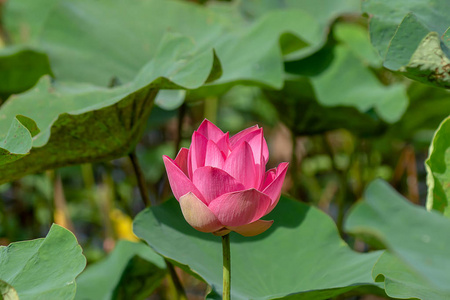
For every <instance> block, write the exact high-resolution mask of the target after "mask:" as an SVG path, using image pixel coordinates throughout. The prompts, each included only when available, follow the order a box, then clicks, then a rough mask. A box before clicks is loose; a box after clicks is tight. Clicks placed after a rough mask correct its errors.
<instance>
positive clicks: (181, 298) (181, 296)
mask: <svg viewBox="0 0 450 300" xmlns="http://www.w3.org/2000/svg"><path fill="white" fill-rule="evenodd" d="M128 156H129V157H130V160H131V163H132V164H133V169H134V173H135V174H136V178H137V181H138V185H139V192H140V193H141V197H142V200H143V201H144V203H145V206H147V207H149V206H150V200H149V197H148V190H147V186H146V184H145V178H144V173H143V172H142V169H141V166H140V165H139V161H138V159H137V156H136V152H135V150H133V151H132V152H131V153H130V154H128ZM164 261H165V262H166V266H167V269H168V270H169V274H170V278H171V279H172V282H173V285H174V287H175V290H176V292H177V295H178V300H187V296H186V292H185V291H184V288H183V285H182V284H181V281H180V279H179V278H178V275H177V273H176V272H175V268H174V266H173V264H172V263H171V262H170V261H168V260H167V259H164Z"/></svg>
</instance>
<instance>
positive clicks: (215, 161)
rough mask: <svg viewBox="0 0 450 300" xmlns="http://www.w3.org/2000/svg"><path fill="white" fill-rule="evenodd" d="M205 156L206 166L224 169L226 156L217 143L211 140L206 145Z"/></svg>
mask: <svg viewBox="0 0 450 300" xmlns="http://www.w3.org/2000/svg"><path fill="white" fill-rule="evenodd" d="M205 155H206V157H205V166H211V167H216V168H222V165H223V163H224V161H225V155H224V154H223V153H222V151H220V149H219V147H217V145H216V143H214V142H213V141H211V140H209V141H208V143H207V145H206V154H205Z"/></svg>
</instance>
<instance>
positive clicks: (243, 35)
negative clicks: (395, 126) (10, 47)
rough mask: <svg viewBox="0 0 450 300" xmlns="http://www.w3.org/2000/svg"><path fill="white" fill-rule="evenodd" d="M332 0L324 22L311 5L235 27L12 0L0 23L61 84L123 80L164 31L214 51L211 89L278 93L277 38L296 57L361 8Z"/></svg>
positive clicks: (105, 4)
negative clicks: (34, 51) (258, 88)
mask: <svg viewBox="0 0 450 300" xmlns="http://www.w3.org/2000/svg"><path fill="white" fill-rule="evenodd" d="M332 2H334V3H335V4H333V5H325V7H327V10H326V13H323V14H321V15H323V16H324V18H323V19H324V21H323V22H322V21H321V22H319V21H317V20H316V15H315V14H314V12H316V11H320V10H319V7H321V6H323V5H317V4H313V2H311V1H309V2H308V3H305V6H304V7H303V6H298V8H297V7H295V5H293V6H292V7H291V8H290V9H285V10H276V11H271V12H268V13H266V14H264V15H262V16H260V17H259V18H256V19H255V20H254V21H252V22H250V25H249V24H248V23H247V22H245V21H244V20H243V17H242V16H240V17H239V16H238V17H237V18H238V20H239V21H236V20H235V18H230V14H222V13H216V12H215V11H214V10H212V9H209V8H207V7H204V6H200V5H195V4H192V3H187V2H185V1H158V0H151V1H138V0H134V1H123V0H114V1H106V0H102V1H90V0H80V1H75V2H74V1H70V0H26V1H23V0H20V1H19V0H10V1H8V2H7V3H6V8H5V10H6V12H5V25H6V28H7V29H8V31H9V32H10V36H11V37H12V40H13V42H15V43H26V44H31V45H33V46H35V47H37V48H38V49H42V51H45V52H46V53H48V55H49V58H50V61H51V65H52V69H53V70H54V73H55V76H56V78H58V79H62V80H75V81H84V82H86V81H87V82H92V83H95V84H99V85H103V86H105V85H106V84H107V83H108V82H109V81H110V80H111V79H112V78H117V79H119V81H120V82H128V81H130V80H132V79H133V77H134V76H135V74H136V72H137V71H138V70H139V69H140V67H141V66H142V65H143V64H145V63H146V62H147V61H148V60H149V59H151V58H152V57H153V56H154V55H155V53H156V52H155V51H156V48H157V45H158V44H160V42H161V40H162V37H163V35H164V33H165V32H172V33H180V34H182V35H186V36H189V37H191V38H192V40H193V41H195V45H196V47H197V48H198V49H200V50H205V49H212V48H214V49H215V50H216V51H217V55H218V58H219V60H220V61H221V63H222V67H223V76H222V77H221V78H220V79H219V80H218V81H217V82H215V84H224V83H230V82H235V81H242V82H253V83H257V84H263V85H268V86H270V87H275V88H280V87H281V86H282V84H283V73H284V72H283V63H282V62H283V56H282V51H281V49H280V45H279V43H280V41H279V40H280V39H281V44H282V46H283V45H284V44H286V41H287V42H288V44H289V45H288V47H291V45H292V44H294V47H296V46H295V45H297V44H299V45H301V47H300V48H301V49H298V51H300V52H298V51H296V54H295V55H296V58H297V59H298V58H301V57H304V56H306V55H309V54H311V53H313V52H315V51H317V49H319V48H320V47H321V46H322V45H323V44H324V43H325V41H326V36H327V31H328V28H327V27H326V26H325V25H324V24H325V23H326V24H328V23H330V19H333V18H336V17H337V16H338V15H339V14H340V13H342V12H345V11H357V10H358V7H357V4H356V3H357V1H355V0H352V1H348V0H345V1H343V0H340V1H329V0H328V1H325V2H324V3H323V4H327V3H328V4H329V3H332ZM342 4H345V5H344V6H342ZM231 5H232V4H231ZM231 5H229V8H230V10H233V6H231ZM328 8H330V9H328ZM310 10H311V11H310ZM234 15H235V14H234ZM323 23H324V24H323ZM285 33H286V34H285ZM286 39H287V40H286ZM295 50H297V49H296V48H295Z"/></svg>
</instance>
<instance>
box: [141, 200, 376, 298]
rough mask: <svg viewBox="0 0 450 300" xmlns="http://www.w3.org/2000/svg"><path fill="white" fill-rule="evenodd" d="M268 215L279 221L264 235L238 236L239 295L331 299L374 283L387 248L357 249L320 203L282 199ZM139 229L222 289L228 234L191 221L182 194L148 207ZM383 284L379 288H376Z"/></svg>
mask: <svg viewBox="0 0 450 300" xmlns="http://www.w3.org/2000/svg"><path fill="white" fill-rule="evenodd" d="M265 219H269V220H270V219H273V220H275V222H274V225H273V226H272V227H271V228H270V229H269V230H268V231H266V232H265V233H263V234H261V235H259V236H256V237H251V238H248V237H242V236H239V235H237V234H232V236H231V270H232V271H231V272H232V279H231V281H232V284H231V286H232V287H231V289H232V297H233V299H272V298H277V297H285V296H288V295H293V296H292V297H293V298H296V299H297V298H302V297H304V298H306V299H327V298H329V297H333V296H335V295H338V294H342V293H345V292H347V291H352V290H354V291H357V290H358V289H359V288H362V287H370V286H372V285H373V284H374V283H373V280H372V278H371V276H370V274H371V270H372V267H373V265H374V264H375V262H376V260H377V258H378V257H379V255H380V253H378V252H376V253H371V254H360V253H356V252H353V251H352V250H351V249H350V248H349V247H348V246H347V245H346V244H345V243H344V242H343V241H342V240H341V239H340V237H339V234H338V231H337V229H336V226H335V225H334V223H333V221H332V220H331V219H330V218H329V217H328V216H327V215H325V214H324V213H322V212H320V211H319V210H318V209H315V208H312V207H309V206H307V205H305V204H301V203H299V202H296V201H293V200H291V199H287V198H284V197H282V199H281V200H280V203H279V204H278V206H277V207H276V208H275V210H274V211H273V212H272V213H271V214H270V215H269V216H267V217H266V218H265ZM134 231H135V233H136V234H137V235H138V236H139V237H141V238H143V239H144V240H145V241H146V242H147V243H148V244H149V245H150V246H151V247H152V248H153V249H154V250H155V251H156V252H158V253H160V254H162V255H164V256H166V257H167V258H169V259H171V260H174V261H176V263H177V264H180V265H181V266H183V267H184V268H190V269H191V272H192V271H193V272H195V273H196V274H198V275H200V276H201V277H202V278H203V279H204V280H205V281H206V282H207V283H209V284H210V285H211V286H212V288H213V290H214V291H215V292H217V293H220V291H221V289H222V287H221V286H222V255H221V242H220V237H217V236H214V235H212V234H206V233H201V232H199V231H196V230H195V229H193V228H192V227H190V226H189V225H188V224H187V223H186V221H185V220H184V218H183V215H182V214H181V211H180V208H179V205H178V202H177V201H175V200H170V201H167V202H166V203H164V204H162V205H160V206H156V207H152V208H150V209H146V210H145V211H143V212H141V213H140V214H139V215H138V216H137V217H136V219H135V221H134ZM372 288H375V286H372Z"/></svg>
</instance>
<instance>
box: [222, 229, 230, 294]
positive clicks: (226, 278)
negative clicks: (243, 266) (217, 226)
mask: <svg viewBox="0 0 450 300" xmlns="http://www.w3.org/2000/svg"><path fill="white" fill-rule="evenodd" d="M222 253H223V294H222V299H223V300H230V290H231V263H230V262H231V258H230V234H225V235H224V236H222Z"/></svg>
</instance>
